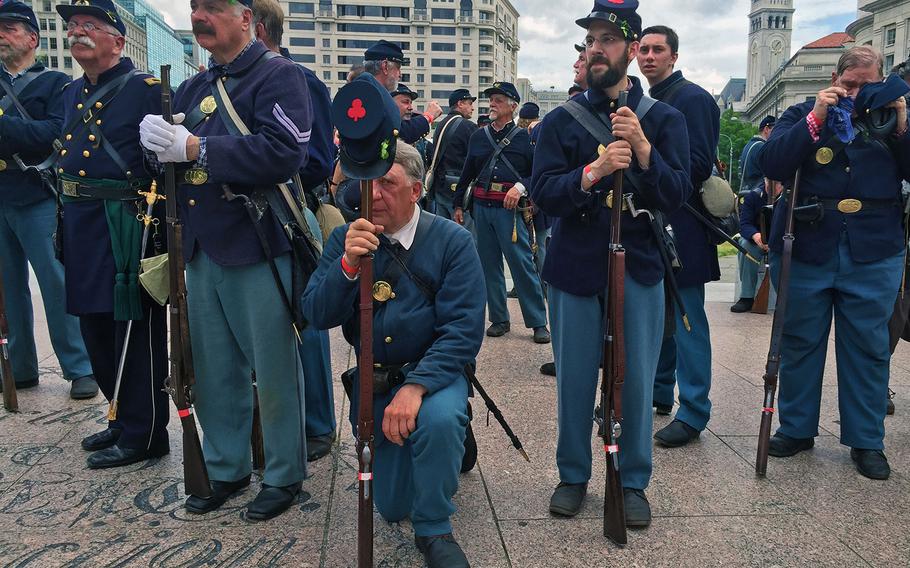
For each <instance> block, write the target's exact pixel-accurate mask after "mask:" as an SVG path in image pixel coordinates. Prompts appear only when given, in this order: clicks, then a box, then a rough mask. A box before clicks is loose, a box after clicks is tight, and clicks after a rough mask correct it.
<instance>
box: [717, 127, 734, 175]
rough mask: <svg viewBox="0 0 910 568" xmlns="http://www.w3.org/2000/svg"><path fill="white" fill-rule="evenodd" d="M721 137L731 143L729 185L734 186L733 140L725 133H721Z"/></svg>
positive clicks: (728, 164)
mask: <svg viewBox="0 0 910 568" xmlns="http://www.w3.org/2000/svg"><path fill="white" fill-rule="evenodd" d="M720 135H721V136H723V137H724V138H726V139H727V140H728V141H729V142H730V160H729V161H728V162H727V183H729V184H730V185H733V139H732V138H730V137H729V136H728V135H726V134H724V133H721V134H720Z"/></svg>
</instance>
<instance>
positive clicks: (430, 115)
mask: <svg viewBox="0 0 910 568" xmlns="http://www.w3.org/2000/svg"><path fill="white" fill-rule="evenodd" d="M423 117H424V118H425V119H427V122H429V123H430V125H431V126H432V125H433V115H432V114H430V113H429V112H425V113H423Z"/></svg>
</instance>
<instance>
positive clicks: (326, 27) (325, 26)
mask: <svg viewBox="0 0 910 568" xmlns="http://www.w3.org/2000/svg"><path fill="white" fill-rule="evenodd" d="M291 23H293V22H291ZM300 23H301V24H310V29H313V27H312V26H313V22H300ZM322 31H324V32H330V31H332V24H327V23H325V22H323V24H322Z"/></svg>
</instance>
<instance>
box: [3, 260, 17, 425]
mask: <svg viewBox="0 0 910 568" xmlns="http://www.w3.org/2000/svg"><path fill="white" fill-rule="evenodd" d="M0 375H3V408H5V409H7V410H8V411H10V412H19V398H18V396H17V395H16V380H15V379H14V378H13V366H12V364H11V363H10V359H9V322H8V321H7V320H6V296H5V294H4V289H3V270H2V269H0Z"/></svg>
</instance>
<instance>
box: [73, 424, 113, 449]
mask: <svg viewBox="0 0 910 568" xmlns="http://www.w3.org/2000/svg"><path fill="white" fill-rule="evenodd" d="M121 431H122V430H120V428H110V427H109V428H106V429H105V430H102V431H100V432H98V433H97V434H92V435H91V436H86V437H85V438H82V449H83V450H85V451H87V452H97V451H98V450H103V449H106V448H110V447H111V446H113V445H114V444H116V443H117V440H118V439H119V438H120V432H121Z"/></svg>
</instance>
